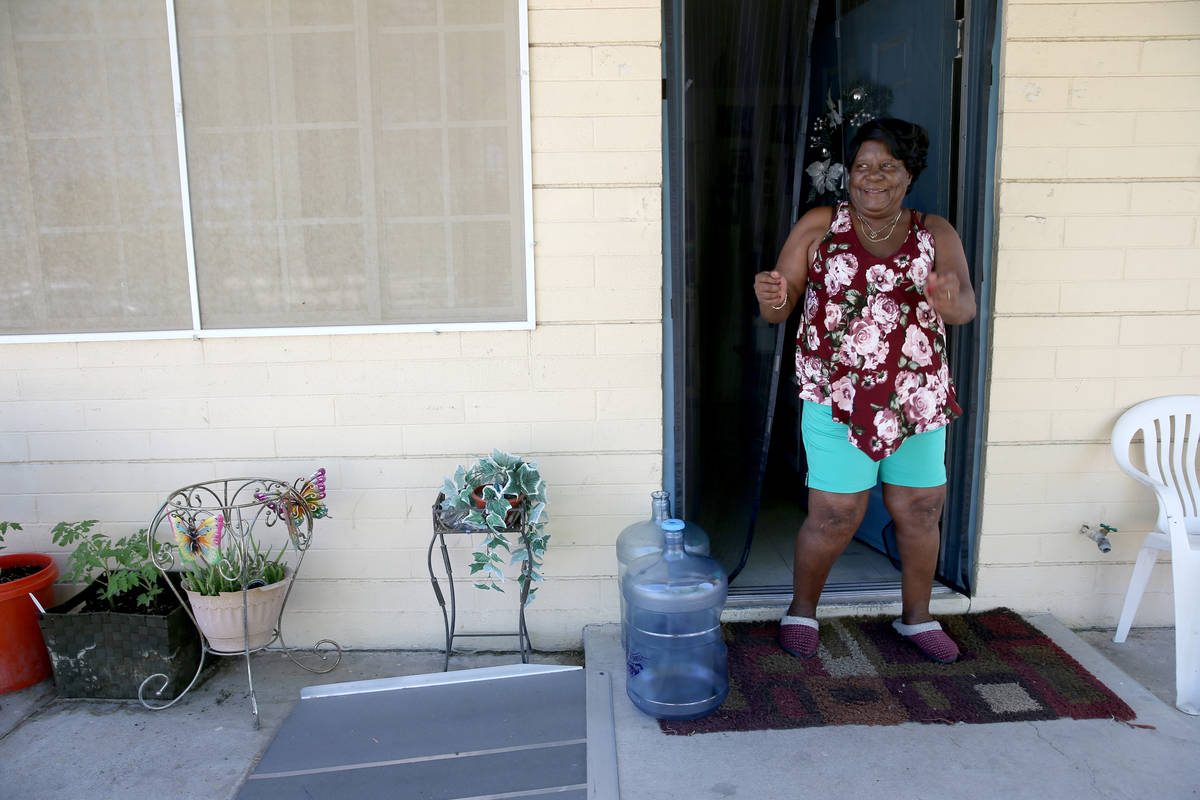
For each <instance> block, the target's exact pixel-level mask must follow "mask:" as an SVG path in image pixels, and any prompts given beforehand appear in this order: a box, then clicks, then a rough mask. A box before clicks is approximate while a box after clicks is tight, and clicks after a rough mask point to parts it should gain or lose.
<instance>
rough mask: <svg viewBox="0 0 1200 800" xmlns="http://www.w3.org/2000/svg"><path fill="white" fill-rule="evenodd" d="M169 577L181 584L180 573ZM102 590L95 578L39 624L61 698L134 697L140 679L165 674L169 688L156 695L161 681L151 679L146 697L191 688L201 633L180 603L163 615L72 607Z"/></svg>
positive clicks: (164, 697) (160, 697)
mask: <svg viewBox="0 0 1200 800" xmlns="http://www.w3.org/2000/svg"><path fill="white" fill-rule="evenodd" d="M159 580H160V581H161V580H162V578H160V579H159ZM171 580H172V582H175V583H176V585H178V581H179V576H178V574H175V573H172V575H171ZM101 588H102V585H101V584H100V583H99V582H97V581H93V582H92V583H91V584H89V585H88V586H87V588H85V589H84V590H83V591H82V592H80V593H79V594H77V595H75V596H74V597H72V598H71V599H70V600H68V601H66V602H65V603H61V604H60V605H57V606H55V607H53V608H51V609H48V610H47V611H46V613H45V614H43V615H42V618H41V620H40V622H39V624H40V625H41V628H42V635H43V636H44V637H45V639H46V648H47V649H48V650H49V651H50V662H51V665H52V667H53V669H54V683H55V685H56V687H57V688H58V693H59V696H61V697H103V698H113V699H126V698H136V697H137V696H138V687H139V686H141V684H142V681H144V680H145V679H146V678H148V677H150V676H151V675H154V674H157V673H162V674H164V675H166V676H167V685H166V687H165V688H164V689H163V691H162V693H161V694H155V692H156V691H157V689H158V687H159V685H160V681H154V682H152V683H150V684H149V685H147V687H146V692H145V694H146V699H147V700H148V701H169V700H173V699H174V698H175V697H176V696H177V695H178V694H180V693H181V692H182V691H183V690H184V689H186V688H187V685H188V683H189V682H190V681H191V680H192V676H194V675H195V674H196V669H197V667H198V666H199V664H200V634H199V633H198V632H197V630H196V626H195V625H194V624H193V623H192V620H191V618H190V617H189V616H188V615H187V612H186V611H185V610H184V608H183V606H180V605H177V606H175V607H174V608H173V609H172V610H171V612H170V613H168V614H165V615H156V614H131V613H118V612H112V611H89V612H76V611H74V609H76V608H78V607H79V606H81V605H82V604H83V603H84V602H86V601H87V600H89V599H90V598H92V597H94V596H96V595H97V594H98V593H99V592H100V590H101ZM164 592H166V593H168V594H169V593H170V589H168V588H166V587H164ZM213 662H215V659H212V660H210V664H211V663H213ZM209 671H210V670H207V669H206V670H205V673H206V674H205V675H204V676H201V677H206V676H207V673H208V672H209Z"/></svg>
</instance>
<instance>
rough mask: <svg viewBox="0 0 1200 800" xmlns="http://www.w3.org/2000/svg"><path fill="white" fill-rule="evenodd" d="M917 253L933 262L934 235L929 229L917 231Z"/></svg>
mask: <svg viewBox="0 0 1200 800" xmlns="http://www.w3.org/2000/svg"><path fill="white" fill-rule="evenodd" d="M917 252H919V253H920V254H921V255H922V256H924V257H925V258H926V259H928V260H929V261H932V260H933V234H932V233H930V232H929V229H928V228H925V229H923V230H919V231H917Z"/></svg>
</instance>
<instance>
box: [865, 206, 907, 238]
mask: <svg viewBox="0 0 1200 800" xmlns="http://www.w3.org/2000/svg"><path fill="white" fill-rule="evenodd" d="M903 213H904V209H903V208H902V209H900V210H899V211H897V212H896V216H894V217H892V224H891V225H889V226H888V229H887V233H881V232H880V231H882V230H883V229H882V228H880V230H879V231H876V230H875V229H873V228H872V227H871V226H870V225H868V224H867V221H866V220H865V219H863V215H862V214H860V213H858V209H857V208H856V209H854V216H856V217H858V222H859V224H860V225H862V229H863V233H865V234H866V235H867V238H868V239H870V240H871V241H872V242H881V241H883V240H884V239H886V238H888V237H889V236H891V235H892V231H894V230H896V223H897V222H899V221H900V215H901V214H903Z"/></svg>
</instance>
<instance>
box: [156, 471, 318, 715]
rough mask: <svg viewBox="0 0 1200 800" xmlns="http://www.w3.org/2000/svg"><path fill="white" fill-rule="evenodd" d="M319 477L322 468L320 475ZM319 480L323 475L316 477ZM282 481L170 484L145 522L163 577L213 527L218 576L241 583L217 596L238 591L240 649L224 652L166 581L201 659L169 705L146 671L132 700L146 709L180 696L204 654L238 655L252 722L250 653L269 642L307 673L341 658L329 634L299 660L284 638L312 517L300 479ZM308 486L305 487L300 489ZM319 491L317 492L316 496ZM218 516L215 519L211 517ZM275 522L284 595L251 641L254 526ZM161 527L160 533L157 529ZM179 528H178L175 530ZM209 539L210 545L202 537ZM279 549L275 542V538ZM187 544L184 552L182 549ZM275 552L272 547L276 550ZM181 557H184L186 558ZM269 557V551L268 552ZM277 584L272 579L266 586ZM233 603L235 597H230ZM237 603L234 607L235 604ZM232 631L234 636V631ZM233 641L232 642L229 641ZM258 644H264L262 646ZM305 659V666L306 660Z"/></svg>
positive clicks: (257, 572)
mask: <svg viewBox="0 0 1200 800" xmlns="http://www.w3.org/2000/svg"><path fill="white" fill-rule="evenodd" d="M321 474H322V475H323V474H324V473H323V472H322V473H321ZM322 480H323V478H322ZM301 483H303V480H300V481H297V482H296V484H288V483H285V482H283V481H280V480H276V479H274V478H223V479H219V480H214V481H208V482H205V483H197V484H192V485H190V486H185V487H183V488H182V489H177V490H175V491H174V492H171V494H170V495H169V496H168V497H167V499H166V501H165V502H164V503H163V504H162V506H161V507H160V508H159V509H158V512H157V513H156V514H155V515H154V518H153V519H152V520H151V522H150V527H149V528H148V529H147V532H146V535H147V538H148V541H149V545H150V552H151V553H152V554H153V558H154V564H155V566H156V567H158V569H159V570H160V571H161V572H163V573H164V574H165V573H166V572H167V571H168V570H170V569H173V568H174V569H179V568H181V567H186V566H187V564H186V563H185V562H187V561H188V560H191V559H194V556H191V555H189V554H190V553H193V552H199V551H200V547H201V544H202V543H204V542H203V541H202V540H203V537H204V536H205V535H208V536H210V537H211V534H212V531H213V530H214V528H215V530H217V531H220V537H219V538H220V545H219V546H220V552H221V554H222V556H223V557H222V558H221V559H219V560H218V564H217V567H216V568H218V569H220V570H221V572H222V574H223V575H224V577H225V578H227V579H229V580H231V581H232V582H233V583H234V585H236V586H239V587H240V592H239V591H234V592H229V593H222V596H224V595H226V594H228V595H230V596H232V597H235V598H236V596H237V595H238V594H240V595H241V623H242V626H241V631H242V639H241V643H242V646H241V647H230V648H228V649H225V648H218V647H214V646H213V645H212V644H211V643H210V642H209V640H208V638H207V637H206V636H205V635H204V633H203V629H201V627H200V624H199V622H198V621H197V615H196V612H195V610H194V609H193V608H192V605H191V603H190V602H189V601H188V599H187V598H185V597H184V595H183V593H181V591H180V590H179V589H178V588H177V587H176V585H175V583H174V582H168V584H169V585H170V587H171V591H172V592H174V593H175V596H176V598H177V599H178V600H179V603H180V605H182V606H183V608H184V610H185V611H187V614H188V616H189V617H191V619H192V622H193V623H196V627H197V629H198V630H200V631H201V633H200V648H201V651H200V664H199V666H198V667H197V668H196V674H195V675H194V676H192V680H191V682H190V683H189V684H188V685H187V687H186V688H184V690H183V691H181V692H180V693H179V694H178V695H176V696H175V698H174V699H173V700H171V701H170V702H168V703H161V704H156V703H154V702H153V697H154V696H156V695H159V694H161V692H162V691H163V689H165V688H166V685H167V681H168V678H167V676H166V675H164V674H162V673H156V674H154V675H151V676H150V677H148V678H146V679H145V680H144V681H142V684H141V686H139V687H138V700H140V701H141V703H142V705H143V706H145V707H146V708H148V709H151V710H153V711H159V710H162V709H164V708H170V707H171V706H173V705H175V703H177V702H179V700H180V699H182V698H183V697H184V695H186V694H187V693H188V692H189V691H190V690H191V689H192V687H193V686H195V685H196V681H197V680H198V679H199V677H200V673H201V672H202V671H203V670H204V662H205V657H206V656H207V655H208V654H210V653H211V654H212V655H214V656H243V657H244V658H245V660H246V680H247V683H248V684H249V687H250V711H251V713H252V714H253V715H254V727H255V728H258V726H259V717H258V701H257V699H256V698H255V695H254V674H253V671H252V670H251V666H250V655H251V654H252V653H256V652H258V651H260V650H264V649H266V648H267V647H270V646H271V645H274V644H275V643H276V642H278V644H279V645H280V646H281V647H282V649H283V653H284V655H286V656H287V657H288V658H289V659H290V660H291V661H292V662H293V663H295V664H296V665H297V666H299V667H302V668H304V669H306V670H308V671H309V672H314V673H326V672H329V671H331V670H333V669H334V668H335V667H337V665H338V664H340V663H341V661H342V647H341V645H339V644H338V643H337V642H335V641H333V640H332V639H321V640H320V641H318V642H317V643H316V644H314V645H313V646H312V648H311V649H310V650H308V651H304V654H303V655H302V656H300V657H298V656H297V653H298V652H300V651H298V650H297V648H293V647H289V646H288V645H287V644H286V643H285V642H284V640H283V632H282V620H283V609H284V607H285V606H286V605H287V598H288V596H289V595H290V594H291V592H292V586H293V584H294V582H295V579H296V575H297V574H298V573H299V572H300V565H301V563H302V562H303V561H304V554H305V552H307V550H308V547H309V544H310V543H311V542H312V528H313V515H312V511H311V509H310V507H309V504H308V502H307V501H306V498H305V497H304V493H303V489H302V487H301V486H299V484H301ZM304 488H307V485H306V486H305V487H304ZM323 494H324V491H323V489H322V496H323ZM218 520H219V522H218ZM276 525H279V526H282V527H283V528H285V529H286V533H287V535H286V536H283V537H281V538H282V539H283V543H282V549H283V553H282V555H286V556H288V564H289V569H288V571H287V575H286V577H285V578H284V580H283V582H285V583H286V587H282V588H283V591H284V594H283V600H282V602H280V604H279V611H278V613H277V614H275V615H274V628H273V630H270V631H269V633H266V634H264V635H263V636H260V637H259V641H257V642H255V643H254V644H252V643H251V637H252V635H253V633H252V631H251V625H250V619H249V617H250V605H251V604H250V602H249V599H248V594H247V593H248V592H249V591H251V590H253V589H255V588H257V587H262V586H265V585H266V581H265V580H264V579H263V576H262V574H261V568H262V559H261V558H260V557H259V551H258V548H259V547H260V546H261V540H260V539H255V538H254V536H253V535H252V534H253V532H254V530H255V528H256V526H261V527H259V531H258V532H259V534H263V533H264V531H265V530H266V529H269V528H274V527H275V526H276ZM164 528H165V531H164V530H163V529H164ZM181 531H182V532H181ZM209 543H210V544H211V542H209ZM275 544H276V547H278V546H279V545H278V543H275ZM184 547H187V548H188V549H189V554H185V553H183V552H182V549H183V548H184ZM275 552H278V551H275ZM185 555H188V557H187V558H185ZM272 560H276V559H275V558H274V553H272ZM272 585H277V584H272ZM234 603H235V604H236V600H234ZM235 607H236V605H235ZM235 635H236V634H235ZM235 640H236V639H235ZM264 641H265V643H264ZM306 661H307V662H308V663H306ZM156 679H157V680H158V681H159V687H158V689H157V690H156V691H154V692H152V694H151V696H150V697H147V688H148V687H149V686H150V684H151V683H152V682H154V681H155V680H156Z"/></svg>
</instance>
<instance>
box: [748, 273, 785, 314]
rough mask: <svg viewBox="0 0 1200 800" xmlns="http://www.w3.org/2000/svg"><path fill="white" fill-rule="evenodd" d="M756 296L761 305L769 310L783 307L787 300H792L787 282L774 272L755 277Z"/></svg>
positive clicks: (759, 274)
mask: <svg viewBox="0 0 1200 800" xmlns="http://www.w3.org/2000/svg"><path fill="white" fill-rule="evenodd" d="M754 296H755V297H756V298H757V299H758V304H759V305H762V306H767V307H768V308H775V307H776V306H782V305H783V303H784V300H785V299H787V300H789V301H790V300H791V299H792V298H791V297H790V296H789V292H788V289H787V280H785V279H784V277H783V276H782V275H780V274H779V273H778V272H776V271H774V270H771V271H770V272H760V273H758V274H757V275H755V276H754ZM778 310H782V309H778Z"/></svg>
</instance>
